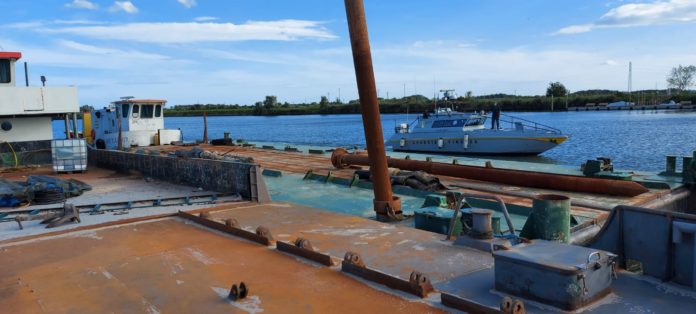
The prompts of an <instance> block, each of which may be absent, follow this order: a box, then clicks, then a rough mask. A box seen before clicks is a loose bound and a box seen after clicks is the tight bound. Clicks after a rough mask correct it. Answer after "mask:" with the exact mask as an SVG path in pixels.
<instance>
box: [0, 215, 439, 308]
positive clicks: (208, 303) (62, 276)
mask: <svg viewBox="0 0 696 314" xmlns="http://www.w3.org/2000/svg"><path fill="white" fill-rule="evenodd" d="M284 208H285V207H277V206H270V207H264V206H261V207H258V208H251V209H250V210H249V211H248V212H249V213H250V216H248V218H247V216H244V218H243V219H245V220H246V221H249V223H252V222H251V221H252V219H251V217H255V219H256V220H257V221H263V220H264V217H266V215H265V214H267V212H266V210H270V211H272V212H282V211H283V209H284ZM254 212H255V213H256V214H253V213H254ZM236 213H237V214H240V212H236ZM216 215H217V214H216ZM237 216H240V218H242V216H241V215H237ZM329 216H331V215H329ZM324 217H325V218H327V219H326V223H327V224H328V225H331V224H333V223H335V222H340V221H341V220H346V219H348V220H351V219H354V218H353V217H341V218H336V219H337V220H335V221H333V222H331V220H330V219H328V218H331V217H326V216H324ZM293 220H294V221H295V227H296V228H304V229H307V230H310V228H314V227H310V226H308V225H306V224H303V223H301V222H300V221H302V217H295V219H293ZM265 222H268V221H265ZM277 222H278V223H281V221H280V220H277ZM315 222H316V221H315ZM328 225H326V226H328ZM378 229H379V228H378ZM275 230H278V231H279V232H293V231H291V230H289V229H287V228H286V229H281V228H278V227H276V228H275ZM282 230H285V231H282ZM335 230H341V229H340V227H339V226H336V229H335ZM293 233H297V230H295V231H294V232H293ZM421 237H423V236H421ZM356 238H359V235H356ZM403 238H404V239H406V238H408V236H403ZM317 239H318V238H317ZM320 243H321V244H320ZM328 243H329V242H321V241H318V240H317V244H318V245H319V246H320V247H323V248H326V249H329V245H328ZM394 244H396V243H394ZM416 252H419V251H416ZM366 253H367V252H366ZM421 255H424V254H423V253H421ZM0 260H2V261H3V265H2V267H1V268H0V304H2V311H3V312H7V313H30V312H31V313H40V312H51V313H65V312H92V313H95V312H150V313H159V312H196V313H212V312H240V313H242V312H246V313H259V312H262V311H263V312H266V313H298V312H305V313H307V312H320V313H329V312H331V313H391V312H407V313H415V312H418V313H439V312H442V310H441V309H439V308H436V307H433V306H438V305H437V303H436V302H430V303H428V302H425V301H420V300H417V299H415V298H412V299H407V298H402V297H398V296H395V295H393V294H388V293H385V292H382V291H380V290H379V289H374V288H372V287H371V286H369V285H366V284H365V283H363V282H360V281H359V280H356V279H354V278H353V277H351V276H348V275H345V274H342V273H340V272H339V271H338V270H336V269H332V268H327V267H320V266H319V265H318V264H312V263H309V262H307V261H304V260H301V259H299V258H297V257H294V256H291V255H287V254H285V253H281V252H279V251H277V250H273V249H269V248H267V247H265V246H262V245H258V244H256V243H252V242H248V241H245V240H242V239H240V238H235V237H232V236H229V235H225V234H222V233H219V232H215V231H212V230H210V229H207V228H204V227H200V226H198V225H195V224H192V223H190V222H187V221H184V220H181V219H179V218H160V219H154V220H146V221H142V222H139V223H126V224H121V225H117V226H111V227H106V228H99V229H94V230H82V231H72V232H67V233H65V234H62V235H58V236H47V237H40V238H35V239H32V240H24V241H12V242H6V243H4V244H1V245H0ZM395 261H396V260H395ZM404 264H407V263H404ZM242 281H243V282H244V283H245V284H246V285H248V286H249V296H248V297H247V298H246V299H244V300H241V301H237V302H231V301H229V300H228V299H227V298H226V297H227V294H228V292H229V289H230V287H231V285H232V284H239V283H240V282H242Z"/></svg>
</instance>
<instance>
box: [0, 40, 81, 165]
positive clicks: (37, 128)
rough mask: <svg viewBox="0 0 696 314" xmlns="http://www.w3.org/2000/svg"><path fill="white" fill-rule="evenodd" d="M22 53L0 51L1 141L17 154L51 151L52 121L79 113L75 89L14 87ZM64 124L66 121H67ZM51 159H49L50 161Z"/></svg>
mask: <svg viewBox="0 0 696 314" xmlns="http://www.w3.org/2000/svg"><path fill="white" fill-rule="evenodd" d="M21 58H22V53H21V52H4V51H0V142H8V143H12V144H13V145H14V148H15V149H16V150H18V151H20V150H25V151H38V150H46V149H48V150H49V151H50V140H52V139H53V124H52V120H53V119H58V118H61V119H64V118H65V117H71V116H72V117H74V114H76V113H77V112H79V110H80V105H79V102H78V98H77V88H76V87H74V86H60V87H58V86H51V87H46V86H36V87H34V86H29V84H28V79H27V84H26V85H27V86H21V85H24V84H20V86H17V73H16V72H17V71H16V70H15V66H16V63H17V61H18V60H20V59H21ZM66 121H67V120H66ZM49 160H50V159H49Z"/></svg>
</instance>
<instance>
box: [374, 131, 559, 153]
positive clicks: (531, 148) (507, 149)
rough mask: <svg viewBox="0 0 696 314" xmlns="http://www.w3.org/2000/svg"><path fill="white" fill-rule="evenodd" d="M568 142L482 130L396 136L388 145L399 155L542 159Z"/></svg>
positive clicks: (553, 137)
mask: <svg viewBox="0 0 696 314" xmlns="http://www.w3.org/2000/svg"><path fill="white" fill-rule="evenodd" d="M495 133H497V134H495ZM567 139H568V137H567V136H565V135H559V134H548V133H542V132H530V131H519V132H517V131H498V130H480V131H474V132H460V133H458V134H440V133H431V134H428V133H403V134H395V135H394V136H392V138H391V139H389V141H387V145H388V146H391V147H392V150H394V151H398V152H417V153H435V154H455V155H538V154H541V153H543V152H545V151H547V150H550V149H552V148H554V147H556V146H558V144H561V143H563V142H564V141H566V140H567Z"/></svg>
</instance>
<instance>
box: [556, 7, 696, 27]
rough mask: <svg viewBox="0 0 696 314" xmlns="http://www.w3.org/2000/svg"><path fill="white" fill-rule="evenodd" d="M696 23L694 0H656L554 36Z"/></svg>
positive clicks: (616, 9)
mask: <svg viewBox="0 0 696 314" xmlns="http://www.w3.org/2000/svg"><path fill="white" fill-rule="evenodd" d="M694 22H696V0H658V1H653V2H650V3H629V4H624V5H620V6H618V7H616V8H613V9H611V10H609V12H607V13H605V14H604V15H602V16H601V17H600V18H599V20H597V21H596V22H594V23H590V24H581V25H571V26H568V27H564V28H561V29H560V30H558V31H557V32H556V34H577V33H585V32H589V31H591V30H594V29H598V28H614V27H634V26H648V25H663V24H679V23H694Z"/></svg>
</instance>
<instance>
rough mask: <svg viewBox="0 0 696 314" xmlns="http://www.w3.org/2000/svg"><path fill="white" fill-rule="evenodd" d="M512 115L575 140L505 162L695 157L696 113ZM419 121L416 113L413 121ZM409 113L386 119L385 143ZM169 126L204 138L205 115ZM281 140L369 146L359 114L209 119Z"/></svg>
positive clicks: (660, 164)
mask: <svg viewBox="0 0 696 314" xmlns="http://www.w3.org/2000/svg"><path fill="white" fill-rule="evenodd" d="M510 115H513V116H516V117H520V118H524V119H528V120H532V121H535V122H539V123H542V124H546V125H549V126H552V127H555V128H558V129H561V130H562V131H563V132H564V133H565V134H567V135H570V139H569V140H568V141H566V142H565V143H563V144H561V145H559V146H558V147H556V148H554V149H552V150H549V151H547V152H545V153H543V154H542V155H540V156H538V157H508V158H505V159H511V160H525V161H539V162H547V163H558V164H565V165H572V166H578V167H579V165H580V164H581V163H582V162H584V161H586V160H587V159H593V158H595V157H600V156H603V157H609V158H612V159H613V160H614V164H615V166H616V167H617V168H621V169H630V170H663V169H664V167H665V165H664V164H665V161H664V156H666V155H672V154H674V155H691V153H692V151H693V150H696V112H672V111H658V112H652V111H600V112H517V113H510ZM408 118H409V119H413V118H415V117H414V115H411V116H410V117H408ZM406 119H407V116H406V115H405V114H399V115H383V117H382V126H383V131H384V137H385V140H386V139H388V138H389V136H391V135H392V134H393V132H394V131H393V130H394V126H395V123H396V122H404V121H407V120H406ZM165 126H166V127H167V128H181V129H182V130H183V133H184V139H185V140H187V141H193V140H195V139H201V138H202V137H203V118H202V117H170V118H165ZM503 126H504V125H503ZM224 132H230V133H231V136H232V138H234V139H238V138H242V139H245V140H248V141H257V142H280V143H289V144H298V145H317V146H323V147H340V146H354V145H358V146H364V145H365V135H364V133H363V128H362V120H361V117H360V115H304V116H275V117H256V116H250V117H208V136H209V138H211V139H212V138H221V137H222V136H223V133H224Z"/></svg>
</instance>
